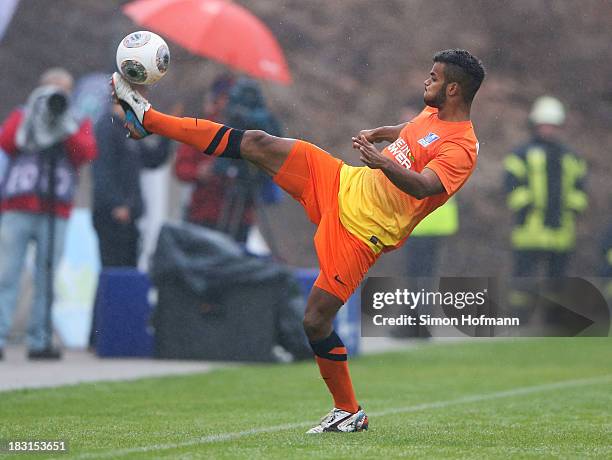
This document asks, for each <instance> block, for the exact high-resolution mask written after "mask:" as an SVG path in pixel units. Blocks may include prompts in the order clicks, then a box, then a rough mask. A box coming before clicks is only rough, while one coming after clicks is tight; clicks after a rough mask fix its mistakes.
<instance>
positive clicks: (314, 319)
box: [302, 313, 329, 341]
mask: <svg viewBox="0 0 612 460" xmlns="http://www.w3.org/2000/svg"><path fill="white" fill-rule="evenodd" d="M302 325H303V326H304V332H306V337H308V339H309V340H311V341H312V340H321V339H324V338H325V336H326V332H327V329H328V326H329V325H328V321H327V320H326V319H325V318H324V317H323V316H322V315H317V314H315V313H306V314H305V315H304V320H303V321H302Z"/></svg>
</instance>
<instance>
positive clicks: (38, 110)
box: [0, 68, 97, 359]
mask: <svg viewBox="0 0 612 460" xmlns="http://www.w3.org/2000/svg"><path fill="white" fill-rule="evenodd" d="M72 87H73V78H72V76H71V75H70V74H69V73H68V72H67V71H66V70H64V69H61V68H52V69H49V70H47V71H46V72H44V73H43V75H42V76H41V78H40V86H39V87H38V88H36V89H35V90H34V91H33V92H32V93H31V95H30V96H29V98H28V101H27V103H26V105H25V106H24V107H20V108H17V109H16V110H14V111H13V112H12V113H11V114H10V115H9V116H8V118H7V119H6V120H5V122H4V124H3V127H2V129H1V130H0V131H1V133H0V148H1V149H3V150H4V151H5V152H6V154H7V155H8V157H9V160H10V161H9V164H8V167H7V170H6V172H5V173H4V177H3V179H2V181H1V189H0V197H1V201H0V209H1V210H2V222H1V225H0V358H1V357H2V351H3V347H4V345H5V341H6V337H7V335H8V333H9V330H10V328H11V323H12V319H13V313H14V310H15V308H16V305H17V299H18V294H19V279H20V277H21V272H22V270H23V265H24V259H25V255H26V250H27V247H28V244H29V243H30V242H34V243H35V244H36V259H35V260H36V262H35V274H34V298H33V305H32V308H31V313H30V315H31V316H30V323H29V326H28V337H27V339H28V340H27V342H28V358H30V359H59V358H60V357H61V353H60V351H59V349H57V348H55V347H54V346H53V345H52V340H51V330H50V329H51V328H50V317H49V314H50V308H49V306H50V303H51V302H52V300H53V296H52V282H50V280H51V278H52V275H53V273H55V267H57V264H58V262H59V259H60V257H61V255H62V251H63V247H64V236H65V232H66V225H67V220H68V217H69V215H70V211H71V209H72V205H73V201H74V196H75V192H76V189H77V182H78V171H79V168H80V167H81V166H82V165H83V164H85V163H86V162H88V161H91V160H93V159H94V158H95V157H96V155H97V149H96V142H95V139H94V136H93V129H92V124H91V122H90V121H89V120H85V121H82V122H79V121H77V119H76V118H75V116H74V115H73V113H72V111H71V108H70V93H71V91H72Z"/></svg>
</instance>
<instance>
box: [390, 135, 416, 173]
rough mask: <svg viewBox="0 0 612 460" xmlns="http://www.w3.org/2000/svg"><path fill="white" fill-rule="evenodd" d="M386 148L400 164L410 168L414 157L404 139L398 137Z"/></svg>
mask: <svg viewBox="0 0 612 460" xmlns="http://www.w3.org/2000/svg"><path fill="white" fill-rule="evenodd" d="M387 150H389V152H390V153H391V155H393V157H394V158H395V160H396V161H397V162H398V163H399V164H400V165H402V166H403V167H404V168H406V169H410V167H411V166H412V161H414V157H413V156H412V152H410V147H408V144H407V143H406V141H405V140H404V139H402V138H401V137H400V138H399V139H398V140H396V141H395V142H394V143H393V144H391V145H389V147H387ZM410 160H412V161H410Z"/></svg>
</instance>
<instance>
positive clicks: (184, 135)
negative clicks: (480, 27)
mask: <svg viewBox="0 0 612 460" xmlns="http://www.w3.org/2000/svg"><path fill="white" fill-rule="evenodd" d="M484 76H485V71H484V68H483V66H482V63H481V62H480V61H479V60H478V59H477V58H476V57H474V56H472V55H471V54H470V53H469V52H467V51H465V50H460V49H450V50H445V51H440V52H438V53H437V54H436V55H435V56H434V57H433V67H432V69H431V71H430V73H429V77H428V78H427V80H425V92H424V102H425V104H426V106H427V107H426V108H425V109H424V110H423V111H422V112H421V113H420V114H419V115H418V116H416V117H415V118H414V119H413V120H412V121H409V122H406V123H402V124H400V125H397V126H382V127H379V128H375V129H369V130H364V131H361V132H360V133H359V134H358V135H357V136H355V137H353V138H352V142H353V148H354V149H356V150H357V151H358V152H359V154H360V160H361V161H362V162H363V163H364V164H365V166H366V167H353V166H348V165H345V164H344V163H343V162H342V161H340V160H338V159H337V158H334V157H333V156H331V155H330V154H328V153H327V152H325V151H324V150H322V149H320V148H319V147H317V146H315V145H313V144H310V143H308V142H304V141H302V140H296V139H287V138H279V137H275V136H271V135H269V134H267V133H265V132H263V131H257V130H248V131H240V130H237V129H232V128H231V127H228V126H224V125H220V124H218V123H214V122H212V121H209V120H203V119H195V118H176V117H172V116H169V115H165V114H163V113H160V112H157V111H156V110H154V109H153V108H152V107H151V104H149V103H148V102H147V101H146V100H145V99H144V98H143V97H142V96H141V95H140V94H138V93H137V92H136V91H135V90H134V89H132V88H131V87H130V85H129V84H128V83H127V82H126V81H125V80H124V79H123V78H122V77H121V76H120V75H119V74H118V73H114V74H113V78H112V85H113V90H114V94H115V97H116V98H117V99H118V100H119V102H120V103H121V105H122V106H123V108H124V110H125V112H126V118H125V120H126V123H125V124H126V127H127V128H128V130H129V131H130V134H129V135H131V136H132V137H134V138H141V137H144V136H146V135H148V134H150V133H156V134H160V135H162V136H167V137H169V138H172V139H175V140H177V141H179V142H183V143H185V144H190V145H192V146H194V147H196V148H198V149H199V150H200V151H202V153H203V154H206V155H213V156H217V157H218V156H223V157H227V158H243V159H245V160H248V161H250V162H252V163H254V164H255V165H257V166H258V167H260V168H261V169H262V170H264V171H265V172H266V173H268V174H270V175H271V176H272V177H273V179H274V181H275V182H276V183H277V184H278V185H279V186H280V187H282V188H283V189H284V190H285V191H287V192H288V193H289V194H290V195H291V196H292V197H293V198H295V199H296V200H297V201H299V202H300V203H301V204H302V206H303V207H304V209H305V211H306V214H307V215H308V217H309V218H310V220H311V221H312V222H314V223H315V224H317V225H318V227H317V230H316V233H315V236H314V243H315V248H316V251H317V256H318V259H319V266H320V273H319V276H318V278H317V279H316V281H315V283H314V287H313V288H312V291H311V292H310V295H309V297H308V301H307V305H306V312H305V314H304V330H305V331H306V335H307V336H308V339H309V341H310V345H311V347H312V350H313V352H314V354H315V358H316V361H317V364H318V366H319V370H320V372H321V376H322V377H323V380H325V383H326V384H327V387H328V389H329V391H330V393H331V394H332V397H333V400H334V408H333V409H332V410H331V411H330V412H329V414H327V415H326V416H325V417H323V419H322V420H321V422H320V423H319V424H318V425H316V426H315V427H313V428H311V429H310V430H309V431H308V433H322V432H326V431H340V432H351V431H361V430H364V429H367V427H368V417H367V416H366V414H365V412H364V411H363V409H362V408H361V407H360V406H359V405H358V403H357V399H356V397H355V392H354V391H353V385H352V382H351V378H350V375H349V370H348V364H347V352H346V348H345V347H344V344H343V343H342V340H340V337H338V335H337V334H336V332H335V331H334V330H333V319H334V317H335V316H336V313H337V312H338V310H339V309H340V307H341V306H342V305H343V304H344V303H345V302H346V300H347V299H348V298H349V296H350V295H351V294H352V293H353V291H354V290H355V289H357V287H358V286H359V284H360V282H361V281H362V279H363V277H364V276H365V273H366V272H367V271H368V269H369V268H370V267H371V266H372V265H373V264H374V263H375V262H376V260H377V259H378V257H379V256H380V255H381V253H382V252H385V251H389V250H392V249H394V248H397V247H398V246H400V245H401V244H402V243H403V242H404V240H405V239H406V238H407V237H408V235H410V232H411V231H412V229H413V228H414V227H415V226H416V225H417V224H418V223H419V221H421V219H423V218H424V217H425V216H426V215H427V214H429V213H430V212H432V211H433V210H434V209H436V208H437V207H439V206H441V205H442V204H443V203H445V202H446V201H447V200H448V199H449V198H450V197H451V196H452V195H453V194H455V193H456V192H457V190H459V189H460V188H461V186H463V184H464V183H465V182H466V181H467V179H468V177H469V176H470V174H471V173H472V171H473V170H474V168H475V166H476V158H477V155H478V141H477V139H476V136H475V134H474V129H473V126H472V123H471V121H470V108H471V104H472V100H473V99H474V96H475V94H476V92H477V91H478V88H479V87H480V84H481V83H482V81H483V79H484ZM381 141H388V142H392V143H391V144H390V145H389V146H387V147H386V148H385V149H384V150H383V151H382V152H381V151H379V150H378V149H377V148H376V147H375V146H374V143H377V142H381Z"/></svg>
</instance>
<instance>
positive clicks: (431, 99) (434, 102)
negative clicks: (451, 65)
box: [423, 62, 446, 109]
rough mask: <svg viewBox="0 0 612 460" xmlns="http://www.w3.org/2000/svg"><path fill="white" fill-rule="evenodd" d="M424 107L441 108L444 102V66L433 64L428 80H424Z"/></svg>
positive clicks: (437, 63) (438, 63)
mask: <svg viewBox="0 0 612 460" xmlns="http://www.w3.org/2000/svg"><path fill="white" fill-rule="evenodd" d="M423 100H424V101H425V105H428V106H429V107H435V108H437V109H440V108H442V106H443V105H444V102H445V101H446V83H445V81H444V64H442V63H440V62H435V63H434V65H433V67H432V68H431V71H430V72H429V78H428V79H427V80H425V92H424V93H423Z"/></svg>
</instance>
